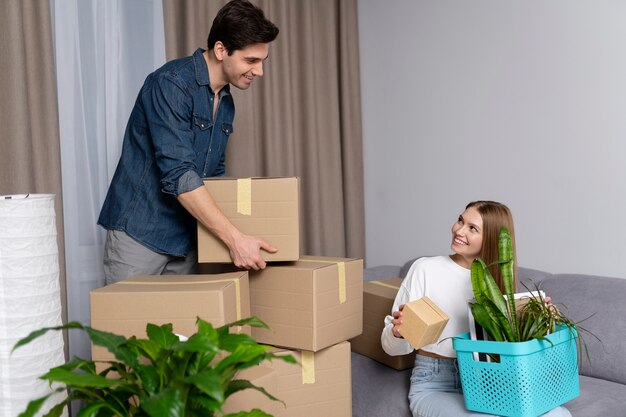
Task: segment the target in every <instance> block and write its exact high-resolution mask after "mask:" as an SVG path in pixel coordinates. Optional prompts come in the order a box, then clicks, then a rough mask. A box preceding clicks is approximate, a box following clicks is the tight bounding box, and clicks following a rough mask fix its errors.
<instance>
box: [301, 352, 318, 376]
mask: <svg viewBox="0 0 626 417" xmlns="http://www.w3.org/2000/svg"><path fill="white" fill-rule="evenodd" d="M300 360H301V361H302V383H303V384H315V353H313V352H310V351H308V350H303V351H301V358H300Z"/></svg>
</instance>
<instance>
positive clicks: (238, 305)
mask: <svg viewBox="0 0 626 417" xmlns="http://www.w3.org/2000/svg"><path fill="white" fill-rule="evenodd" d="M220 282H234V283H235V301H236V309H237V320H241V288H240V285H239V279H238V278H226V279H212V280H210V281H193V282H185V281H180V282H142V281H120V282H118V284H125V285H132V284H134V285H180V284H214V283H220Z"/></svg>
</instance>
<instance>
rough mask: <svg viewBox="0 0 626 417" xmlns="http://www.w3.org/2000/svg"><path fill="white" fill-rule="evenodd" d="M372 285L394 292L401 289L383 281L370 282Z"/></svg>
mask: <svg viewBox="0 0 626 417" xmlns="http://www.w3.org/2000/svg"><path fill="white" fill-rule="evenodd" d="M370 284H375V285H380V286H381V287H386V288H392V289H394V290H399V289H400V287H399V286H396V285H391V284H385V283H384V282H382V281H370Z"/></svg>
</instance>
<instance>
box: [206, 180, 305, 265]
mask: <svg viewBox="0 0 626 417" xmlns="http://www.w3.org/2000/svg"><path fill="white" fill-rule="evenodd" d="M204 185H205V186H206V188H207V189H208V190H209V192H210V193H211V196H212V197H213V199H214V200H215V203H216V204H217V206H218V207H219V208H220V210H221V211H222V212H223V213H224V215H225V216H226V217H227V218H228V219H229V220H230V221H231V222H232V223H233V224H234V225H235V226H236V227H237V228H238V229H239V230H240V231H241V232H243V233H245V234H248V235H252V236H256V237H259V238H262V239H263V240H265V241H267V242H269V243H271V244H272V245H274V246H276V247H277V248H278V252H276V253H269V252H265V251H261V253H262V256H263V259H264V260H266V261H296V260H298V258H299V257H300V224H299V223H300V218H299V189H298V178H295V177H286V178H226V177H215V178H206V179H205V180H204ZM198 262H214V263H231V262H232V260H231V258H230V254H229V252H228V248H227V247H226V245H225V244H224V243H223V242H222V241H221V240H220V239H218V238H217V237H215V235H213V234H212V233H211V232H209V231H208V230H207V229H206V228H205V227H204V226H203V225H202V224H200V223H198Z"/></svg>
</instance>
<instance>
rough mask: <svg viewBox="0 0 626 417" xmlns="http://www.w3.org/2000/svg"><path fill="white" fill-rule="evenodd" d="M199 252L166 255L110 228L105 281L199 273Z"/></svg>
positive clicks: (106, 247)
mask: <svg viewBox="0 0 626 417" xmlns="http://www.w3.org/2000/svg"><path fill="white" fill-rule="evenodd" d="M197 262H198V252H197V251H196V250H195V249H194V250H193V251H191V252H190V253H189V254H188V255H187V257H185V258H181V257H177V256H171V255H164V254H162V253H158V252H155V251H153V250H151V249H148V248H146V247H145V246H143V245H142V244H141V243H139V242H137V241H136V240H134V239H133V238H131V237H130V236H128V235H127V234H126V232H123V231H121V230H107V237H106V241H105V243H104V281H105V285H109V284H113V283H115V282H118V281H122V280H125V279H126V278H130V277H135V276H139V275H184V274H193V273H195V272H196V268H197Z"/></svg>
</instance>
